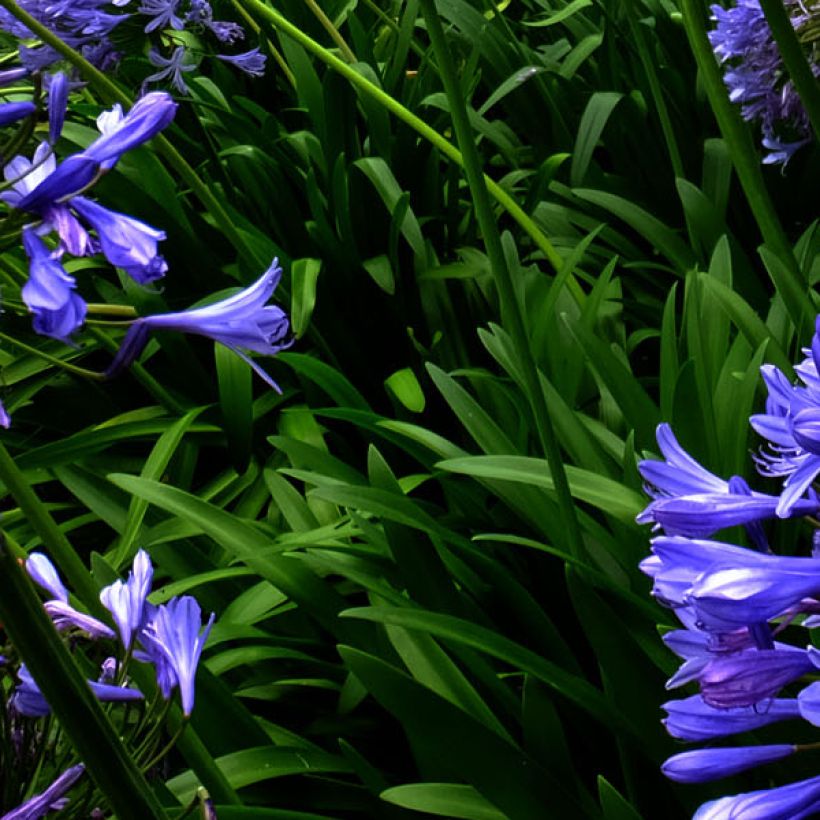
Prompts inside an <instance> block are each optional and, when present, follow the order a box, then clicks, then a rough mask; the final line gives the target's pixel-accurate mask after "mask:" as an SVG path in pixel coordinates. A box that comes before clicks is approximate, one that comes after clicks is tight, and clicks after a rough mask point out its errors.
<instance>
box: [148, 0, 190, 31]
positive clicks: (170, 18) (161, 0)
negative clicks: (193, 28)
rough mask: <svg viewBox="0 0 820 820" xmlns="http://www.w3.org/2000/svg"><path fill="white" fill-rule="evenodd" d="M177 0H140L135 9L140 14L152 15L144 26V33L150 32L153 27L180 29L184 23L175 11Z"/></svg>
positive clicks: (177, 4)
mask: <svg viewBox="0 0 820 820" xmlns="http://www.w3.org/2000/svg"><path fill="white" fill-rule="evenodd" d="M178 6H179V0H142V5H141V6H140V7H139V8H138V9H137V11H138V12H139V13H140V14H145V15H148V16H149V17H153V18H154V19H153V20H151V22H150V23H148V25H147V26H146V27H145V33H146V34H150V33H151V32H152V31H154V30H155V29H164V28H168V27H170V28H175V29H176V30H177V31H181V30H182V29H183V28H184V25H185V24H184V23H183V22H182V20H181V19H180V18H179V17H177V14H176V11H177V7H178Z"/></svg>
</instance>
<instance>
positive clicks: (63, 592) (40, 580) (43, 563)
mask: <svg viewBox="0 0 820 820" xmlns="http://www.w3.org/2000/svg"><path fill="white" fill-rule="evenodd" d="M26 572H27V573H28V574H29V577H30V578H31V579H32V581H34V582H35V583H36V584H38V585H39V586H41V587H42V588H43V589H44V590H45V591H46V592H50V593H51V595H52V596H53V598H54V600H57V601H62V602H63V603H64V604H67V603H68V590H67V589H66V588H65V584H63V582H62V580H61V579H60V575H59V573H58V572H57V569H56V567H55V566H54V564H52V563H51V561H50V559H49V558H48V557H46V556H45V555H43V553H42V552H32V553H31V554H30V555H29V557H28V558H27V559H26Z"/></svg>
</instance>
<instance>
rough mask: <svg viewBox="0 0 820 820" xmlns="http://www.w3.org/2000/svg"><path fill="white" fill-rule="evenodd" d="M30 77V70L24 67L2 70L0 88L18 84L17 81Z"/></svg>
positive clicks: (0, 71)
mask: <svg viewBox="0 0 820 820" xmlns="http://www.w3.org/2000/svg"><path fill="white" fill-rule="evenodd" d="M28 75H29V70H28V69H27V68H23V67H18V68H4V69H0V86H6V85H11V84H12V83H16V82H17V80H22V79H23V78H24V77H28Z"/></svg>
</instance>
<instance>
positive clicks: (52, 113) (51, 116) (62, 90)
mask: <svg viewBox="0 0 820 820" xmlns="http://www.w3.org/2000/svg"><path fill="white" fill-rule="evenodd" d="M67 106H68V77H66V75H65V74H63V72H62V71H58V72H57V73H56V74H52V75H50V82H49V83H48V141H49V142H50V143H52V144H53V143H55V142H57V140H58V139H60V134H61V133H62V132H63V122H64V121H65V112H66V107H67Z"/></svg>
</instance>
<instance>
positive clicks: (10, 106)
mask: <svg viewBox="0 0 820 820" xmlns="http://www.w3.org/2000/svg"><path fill="white" fill-rule="evenodd" d="M36 110H37V106H36V105H34V103H31V102H10V103H2V104H0V126H3V125H11V124H12V123H13V122H17V120H21V119H23V117H28V116H29V115H30V114H33V113H34V112H35V111H36Z"/></svg>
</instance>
